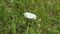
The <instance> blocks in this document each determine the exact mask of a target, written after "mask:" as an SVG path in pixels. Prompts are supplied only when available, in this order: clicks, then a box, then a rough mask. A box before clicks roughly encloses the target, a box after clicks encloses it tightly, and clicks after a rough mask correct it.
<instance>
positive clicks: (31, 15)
mask: <svg viewBox="0 0 60 34" xmlns="http://www.w3.org/2000/svg"><path fill="white" fill-rule="evenodd" d="M24 16H25V17H26V18H28V19H37V18H36V17H37V16H36V15H35V14H32V13H29V12H25V13H24Z"/></svg>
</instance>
